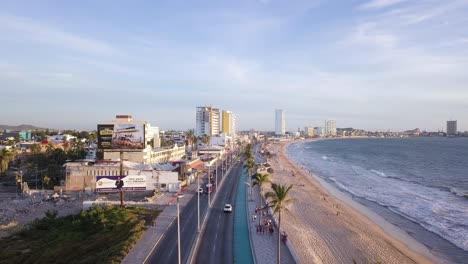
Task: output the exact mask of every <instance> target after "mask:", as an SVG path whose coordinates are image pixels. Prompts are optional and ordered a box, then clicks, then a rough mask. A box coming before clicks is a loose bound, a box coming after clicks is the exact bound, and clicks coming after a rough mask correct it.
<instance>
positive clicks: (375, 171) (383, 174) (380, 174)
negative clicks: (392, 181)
mask: <svg viewBox="0 0 468 264" xmlns="http://www.w3.org/2000/svg"><path fill="white" fill-rule="evenodd" d="M370 171H372V172H373V173H375V174H377V175H379V176H382V177H387V175H385V173H383V172H381V171H378V170H370Z"/></svg>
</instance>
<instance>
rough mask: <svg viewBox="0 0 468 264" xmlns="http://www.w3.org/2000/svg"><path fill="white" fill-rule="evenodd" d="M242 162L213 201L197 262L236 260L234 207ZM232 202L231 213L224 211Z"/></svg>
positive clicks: (201, 239) (237, 165) (234, 168)
mask: <svg viewBox="0 0 468 264" xmlns="http://www.w3.org/2000/svg"><path fill="white" fill-rule="evenodd" d="M241 172H242V164H241V163H240V162H238V163H236V164H235V165H234V167H233V168H232V170H231V173H230V174H229V177H227V178H226V179H225V182H224V183H223V185H222V186H221V188H220V193H219V197H217V199H216V201H215V202H214V203H213V206H212V210H211V214H210V217H209V218H208V220H207V224H206V227H205V230H204V232H203V234H202V236H201V237H200V245H199V248H198V252H197V255H196V257H195V263H207V264H209V263H223V264H226V263H233V262H234V253H233V249H234V245H233V243H234V211H235V210H234V208H235V207H236V194H237V186H238V184H239V177H240V174H241ZM227 203H229V204H232V206H233V211H232V212H231V213H227V212H224V210H223V209H224V205H225V204H227Z"/></svg>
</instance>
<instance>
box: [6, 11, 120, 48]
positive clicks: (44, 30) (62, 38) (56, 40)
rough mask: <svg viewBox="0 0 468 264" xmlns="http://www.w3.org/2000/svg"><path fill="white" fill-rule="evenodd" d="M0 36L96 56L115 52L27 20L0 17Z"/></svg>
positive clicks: (82, 38)
mask: <svg viewBox="0 0 468 264" xmlns="http://www.w3.org/2000/svg"><path fill="white" fill-rule="evenodd" d="M0 34H3V35H6V36H8V35H11V34H12V35H14V37H16V38H18V37H19V38H21V37H22V38H25V39H26V40H28V41H35V42H39V43H46V44H49V45H52V46H55V47H60V48H67V49H72V50H77V51H80V52H83V53H93V54H97V55H112V54H115V53H117V50H116V49H115V48H114V47H112V46H111V45H109V44H107V43H104V42H101V41H98V40H94V39H91V38H87V37H82V36H78V35H75V34H72V33H68V32H65V31H63V30H61V29H58V28H55V27H52V26H49V25H45V24H41V23H40V22H38V21H33V20H31V19H28V18H24V17H19V16H13V15H0Z"/></svg>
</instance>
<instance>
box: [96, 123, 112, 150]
mask: <svg viewBox="0 0 468 264" xmlns="http://www.w3.org/2000/svg"><path fill="white" fill-rule="evenodd" d="M113 134H114V125H98V126H97V139H98V148H99V149H112V135H113Z"/></svg>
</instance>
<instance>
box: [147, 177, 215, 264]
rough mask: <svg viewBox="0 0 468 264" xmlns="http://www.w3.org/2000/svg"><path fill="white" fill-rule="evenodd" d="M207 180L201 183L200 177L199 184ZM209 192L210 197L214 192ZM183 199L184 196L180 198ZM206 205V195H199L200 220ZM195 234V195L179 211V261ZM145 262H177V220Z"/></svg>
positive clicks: (185, 253) (185, 256)
mask: <svg viewBox="0 0 468 264" xmlns="http://www.w3.org/2000/svg"><path fill="white" fill-rule="evenodd" d="M221 179H222V177H221V169H218V184H219V183H220V182H221ZM207 183H208V180H207V179H206V178H205V179H204V180H203V183H202V182H201V179H200V185H201V186H205V184H207ZM216 191H217V190H216V188H214V192H213V193H211V199H213V196H214V194H215V192H216ZM182 199H184V198H182ZM207 206H208V195H207V194H203V195H200V222H201V221H202V219H203V216H204V214H205V213H206V209H207ZM196 234H197V195H194V196H193V198H192V199H191V200H190V201H189V202H188V203H187V205H186V206H185V208H184V209H183V210H181V213H180V240H181V243H180V246H181V262H182V263H186V262H187V260H188V257H189V253H190V252H189V251H190V249H191V247H192V244H193V243H194V242H195V236H196ZM146 263H162V264H164V263H168V264H173V263H178V252H177V220H176V221H174V224H173V225H172V226H171V227H170V228H169V229H168V230H167V232H166V233H165V234H164V236H163V237H162V238H161V240H160V241H159V243H158V245H157V247H156V248H155V249H154V251H153V252H152V253H151V255H150V257H149V258H148V260H147V261H146Z"/></svg>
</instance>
